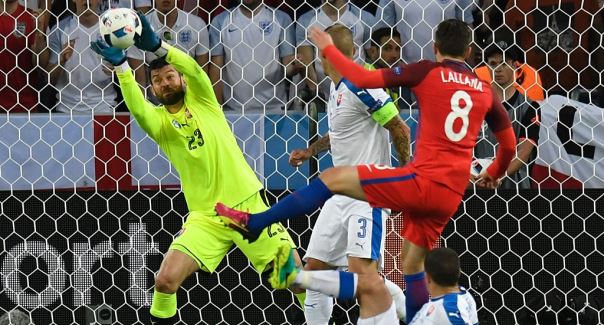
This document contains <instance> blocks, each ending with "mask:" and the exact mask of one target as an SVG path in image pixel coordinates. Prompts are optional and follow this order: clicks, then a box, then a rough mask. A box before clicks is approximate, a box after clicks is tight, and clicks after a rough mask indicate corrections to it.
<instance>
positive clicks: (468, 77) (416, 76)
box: [323, 45, 516, 194]
mask: <svg viewBox="0 0 604 325" xmlns="http://www.w3.org/2000/svg"><path fill="white" fill-rule="evenodd" d="M323 55H325V57H326V58H327V59H328V60H329V62H330V63H331V64H332V65H333V66H334V67H335V68H336V69H337V70H338V71H339V72H340V73H341V74H342V75H343V76H344V77H346V78H347V79H348V80H350V81H351V82H352V83H353V84H354V85H355V86H357V87H359V88H383V87H388V88H390V87H399V86H403V87H409V88H411V90H412V91H413V92H414V94H415V95H416V97H417V101H418V104H419V108H420V120H419V124H418V125H419V126H418V127H419V129H418V132H417V139H416V144H415V154H414V157H413V161H411V162H410V163H409V167H410V169H411V170H412V171H413V172H414V173H415V174H417V175H420V176H422V177H424V178H426V179H429V180H431V181H433V182H437V183H440V184H443V185H445V186H446V187H448V188H450V189H451V190H453V191H455V192H457V193H460V194H463V193H464V192H465V189H466V187H467V185H468V181H469V179H470V164H471V162H472V155H473V151H474V146H475V144H476V138H477V137H478V133H479V131H480V129H481V127H482V122H483V121H484V120H485V119H486V121H487V123H488V124H489V128H490V129H491V130H492V131H493V132H494V133H495V134H496V135H497V134H498V132H499V131H504V130H506V131H509V130H511V122H510V119H509V116H508V114H507V112H506V110H505V108H504V107H503V105H502V104H501V102H500V100H499V98H498V97H497V96H496V95H494V94H493V92H492V90H491V86H490V85H489V84H488V83H486V82H484V81H482V80H480V79H479V78H478V77H477V76H476V75H475V74H474V73H473V72H472V70H471V69H470V68H468V67H467V66H466V65H465V63H463V62H458V61H452V60H445V61H443V62H440V63H437V62H432V61H420V62H418V63H413V64H409V65H404V66H401V67H395V68H392V69H380V70H374V71H368V70H365V69H363V68H362V67H360V66H358V65H356V64H355V63H354V62H352V61H351V60H350V59H349V58H347V57H345V56H344V55H343V54H342V53H340V52H339V51H338V49H337V48H336V47H335V46H333V45H330V46H329V47H327V48H325V49H324V50H323ZM497 138H498V139H499V136H498V137H497ZM502 139H504V140H505V143H501V144H500V146H499V148H498V152H497V155H498V156H500V153H501V157H498V160H496V161H495V162H494V163H493V164H492V165H491V166H490V167H489V168H488V169H487V171H488V172H489V174H490V175H491V176H493V177H496V178H499V177H501V176H503V174H504V173H505V170H506V169H507V166H508V165H509V162H510V161H511V159H512V157H513V154H514V149H515V141H516V139H515V137H514V132H513V131H511V134H509V133H506V134H505V135H503V136H502ZM499 158H500V159H499Z"/></svg>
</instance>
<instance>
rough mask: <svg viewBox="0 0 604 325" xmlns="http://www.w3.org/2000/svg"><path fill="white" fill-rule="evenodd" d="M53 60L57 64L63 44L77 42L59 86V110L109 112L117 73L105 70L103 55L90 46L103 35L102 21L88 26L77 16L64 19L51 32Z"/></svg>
mask: <svg viewBox="0 0 604 325" xmlns="http://www.w3.org/2000/svg"><path fill="white" fill-rule="evenodd" d="M48 38H49V48H50V50H51V51H50V59H49V62H50V64H57V63H58V61H59V54H60V53H61V51H62V50H63V45H64V44H68V43H69V42H74V45H73V49H74V51H73V55H72V56H71V58H70V59H69V60H67V61H66V62H65V64H64V65H63V68H64V69H65V71H63V73H62V75H61V77H59V79H58V81H57V84H56V85H55V88H56V89H57V90H58V93H57V99H58V106H57V110H58V111H60V112H70V111H74V112H90V111H94V112H95V113H108V112H112V111H113V107H114V106H115V96H116V94H117V93H116V90H115V88H114V86H113V78H112V77H113V74H112V73H109V74H108V73H106V72H105V71H103V65H102V64H101V57H100V56H99V55H97V54H96V53H95V52H93V51H92V49H90V42H91V41H96V40H100V39H102V38H101V36H100V34H99V26H98V23H97V24H95V25H94V26H92V27H90V28H86V27H84V26H82V25H80V24H79V23H78V20H77V16H71V17H68V18H65V19H63V20H61V21H60V22H59V23H58V24H57V26H55V27H54V28H53V29H52V31H51V32H50V35H49V37H48Z"/></svg>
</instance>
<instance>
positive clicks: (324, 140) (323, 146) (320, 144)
mask: <svg viewBox="0 0 604 325" xmlns="http://www.w3.org/2000/svg"><path fill="white" fill-rule="evenodd" d="M330 148H331V142H330V140H329V133H327V134H325V135H324V136H323V137H321V138H320V139H318V140H317V141H315V142H313V143H312V144H311V145H310V146H308V148H306V149H296V150H294V151H292V153H291V154H290V156H289V164H290V165H292V166H294V167H298V166H300V165H302V164H303V163H304V162H305V161H306V160H308V159H309V158H310V157H312V156H316V155H318V154H320V153H321V152H324V151H327V150H329V149H330Z"/></svg>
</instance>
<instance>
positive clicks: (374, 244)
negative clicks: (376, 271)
mask: <svg viewBox="0 0 604 325" xmlns="http://www.w3.org/2000/svg"><path fill="white" fill-rule="evenodd" d="M372 219H373V221H372V225H371V259H372V260H373V261H378V260H379V259H380V255H382V254H381V253H382V249H381V246H382V231H383V229H382V209H379V208H373V211H372Z"/></svg>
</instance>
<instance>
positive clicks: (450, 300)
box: [443, 293, 466, 325]
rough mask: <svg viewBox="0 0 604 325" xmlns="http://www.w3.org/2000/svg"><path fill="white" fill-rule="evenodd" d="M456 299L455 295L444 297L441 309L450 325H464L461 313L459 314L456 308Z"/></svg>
mask: <svg viewBox="0 0 604 325" xmlns="http://www.w3.org/2000/svg"><path fill="white" fill-rule="evenodd" d="M457 297H458V295H457V294H456V293H455V294H447V295H445V297H444V300H443V307H444V308H445V312H446V313H447V318H448V319H449V322H451V325H466V322H465V321H464V320H463V318H461V312H459V307H458V306H457Z"/></svg>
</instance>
